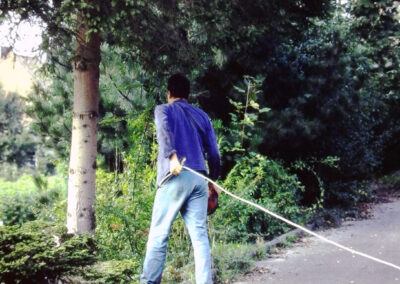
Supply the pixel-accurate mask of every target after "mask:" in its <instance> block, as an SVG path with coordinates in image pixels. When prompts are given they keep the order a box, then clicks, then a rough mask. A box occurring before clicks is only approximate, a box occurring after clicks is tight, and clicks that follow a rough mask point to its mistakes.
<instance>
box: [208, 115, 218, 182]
mask: <svg viewBox="0 0 400 284" xmlns="http://www.w3.org/2000/svg"><path fill="white" fill-rule="evenodd" d="M205 143H206V145H205V150H206V153H207V162H208V168H209V170H210V173H209V176H210V179H212V180H216V179H218V177H219V174H220V156H219V150H218V144H217V137H216V136H215V131H214V127H213V126H212V124H211V121H209V127H208V133H207V135H206V139H205Z"/></svg>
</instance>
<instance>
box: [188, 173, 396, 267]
mask: <svg viewBox="0 0 400 284" xmlns="http://www.w3.org/2000/svg"><path fill="white" fill-rule="evenodd" d="M183 168H184V169H186V170H188V171H190V172H192V173H194V174H196V175H198V176H201V177H202V178H204V179H206V180H207V181H209V182H211V183H212V184H214V185H215V186H217V187H218V188H219V189H221V190H222V191H223V192H225V193H226V194H228V195H229V196H231V197H233V198H235V199H237V200H240V201H242V202H244V203H247V204H249V205H251V206H254V207H256V208H257V209H259V210H261V211H263V212H265V213H267V214H269V215H271V216H272V217H274V218H276V219H279V220H281V221H283V222H285V223H287V224H289V225H291V226H293V227H295V228H298V229H300V230H302V231H303V232H306V233H307V234H310V235H312V236H315V237H317V238H318V239H320V240H323V241H324V242H327V243H330V244H331V245H334V246H336V247H338V248H341V249H343V250H346V251H348V252H351V253H352V254H357V255H360V256H362V257H365V258H368V259H370V260H373V261H375V262H379V263H381V264H384V265H387V266H390V267H392V268H394V269H397V270H400V266H398V265H395V264H393V263H390V262H387V261H385V260H382V259H379V258H376V257H373V256H370V255H368V254H366V253H362V252H359V251H356V250H354V249H351V248H349V247H346V246H343V245H341V244H339V243H336V242H334V241H331V240H329V239H327V238H325V237H323V236H321V235H319V234H317V233H314V232H313V231H310V230H309V229H307V228H304V227H303V226H300V225H298V224H296V223H294V222H292V221H290V220H288V219H286V218H284V217H282V216H279V215H278V214H276V213H274V212H272V211H269V210H268V209H265V208H264V207H262V206H260V205H258V204H256V203H254V202H251V201H248V200H246V199H243V198H241V197H239V196H237V195H235V194H233V193H231V192H229V191H227V190H226V189H225V188H223V187H222V186H220V185H218V184H217V183H216V182H214V181H213V180H211V179H209V178H208V177H206V176H204V175H202V174H200V173H198V172H196V171H195V170H192V169H191V168H188V167H186V166H183Z"/></svg>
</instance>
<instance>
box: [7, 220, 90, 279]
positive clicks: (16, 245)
mask: <svg viewBox="0 0 400 284" xmlns="http://www.w3.org/2000/svg"><path fill="white" fill-rule="evenodd" d="M0 248H1V249H0V281H2V282H5V283H48V281H56V280H58V279H60V278H61V277H63V276H67V275H71V274H76V273H79V272H81V271H82V268H84V267H85V266H87V265H90V264H93V263H94V262H95V260H96V258H95V252H96V248H95V245H94V242H93V239H92V237H91V236H89V235H82V236H79V237H72V236H71V235H67V234H66V229H65V228H64V227H59V226H56V225H54V224H52V223H45V222H28V223H25V224H24V225H23V226H2V227H0Z"/></svg>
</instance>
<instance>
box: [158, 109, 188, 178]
mask: <svg viewBox="0 0 400 284" xmlns="http://www.w3.org/2000/svg"><path fill="white" fill-rule="evenodd" d="M154 116H155V123H156V132H157V140H158V151H160V153H161V155H163V156H164V158H169V163H170V164H169V165H170V167H169V168H170V172H171V173H172V174H173V175H179V174H180V172H181V171H182V165H181V163H180V162H179V160H178V156H177V155H176V149H175V140H174V136H173V135H172V130H171V128H170V126H169V122H168V115H167V108H166V107H165V106H164V105H160V106H157V107H156V109H155V111H154Z"/></svg>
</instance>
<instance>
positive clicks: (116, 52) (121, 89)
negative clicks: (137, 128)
mask: <svg viewBox="0 0 400 284" xmlns="http://www.w3.org/2000/svg"><path fill="white" fill-rule="evenodd" d="M58 57H59V60H61V61H62V62H63V61H68V59H67V58H66V57H67V56H66V55H65V54H58ZM102 59H103V60H102V64H101V70H100V86H99V88H100V93H101V98H100V103H99V115H100V121H99V127H98V145H99V146H98V153H99V156H100V157H101V159H100V161H101V163H100V165H99V166H104V167H105V168H106V169H109V170H114V169H118V170H122V168H121V166H122V165H121V153H122V152H123V151H125V150H126V149H129V148H132V147H134V145H132V143H131V142H132V140H131V138H130V136H129V135H128V133H130V132H129V131H130V129H129V127H130V126H129V123H132V122H133V121H135V120H136V119H137V118H138V117H139V116H140V115H142V114H143V113H146V114H147V115H148V116H149V117H150V116H152V113H151V109H152V108H153V107H154V106H155V104H156V101H157V100H159V98H158V95H157V94H158V92H159V91H158V90H159V83H158V82H157V81H155V80H154V78H153V77H151V76H149V75H147V74H145V73H144V72H143V69H142V68H141V66H140V65H138V64H137V63H136V61H135V60H134V58H132V57H131V56H130V55H128V54H126V53H125V52H124V51H123V50H121V49H119V48H115V47H110V46H108V45H106V44H105V45H103V46H102ZM45 66H47V67H49V66H48V65H45ZM42 71H43V72H42V73H41V75H40V76H39V75H38V80H40V81H39V82H40V83H39V82H38V84H37V85H36V86H35V88H34V92H33V93H32V94H31V95H30V96H29V98H28V102H29V105H28V107H27V111H26V112H27V114H28V115H29V116H30V117H31V118H32V120H33V121H32V124H33V127H34V129H35V131H37V133H38V134H39V135H40V137H41V139H42V143H43V144H44V145H45V146H46V147H47V148H48V149H52V150H53V151H55V152H56V154H57V156H58V157H59V158H61V159H66V158H67V157H68V153H69V147H70V146H69V143H70V138H71V129H70V128H71V123H72V93H73V78H72V74H71V73H70V70H68V69H67V68H65V67H64V66H55V67H54V66H53V68H52V69H50V70H49V69H46V68H43V70H42ZM42 81H46V82H49V83H48V84H42V83H41V82H42Z"/></svg>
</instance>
